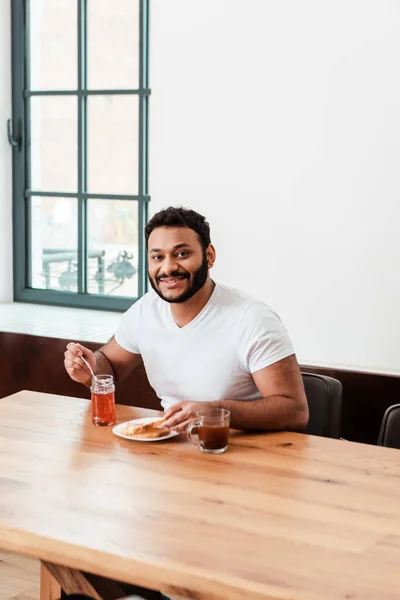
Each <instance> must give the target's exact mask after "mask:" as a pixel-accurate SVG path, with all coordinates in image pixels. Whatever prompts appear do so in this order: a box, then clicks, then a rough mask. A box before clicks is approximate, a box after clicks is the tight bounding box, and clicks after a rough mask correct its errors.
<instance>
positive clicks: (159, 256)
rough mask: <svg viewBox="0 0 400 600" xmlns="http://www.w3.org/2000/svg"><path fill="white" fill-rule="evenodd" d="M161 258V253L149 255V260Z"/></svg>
mask: <svg viewBox="0 0 400 600" xmlns="http://www.w3.org/2000/svg"><path fill="white" fill-rule="evenodd" d="M161 258H162V256H161V254H154V255H153V256H152V257H151V260H160V259H161Z"/></svg>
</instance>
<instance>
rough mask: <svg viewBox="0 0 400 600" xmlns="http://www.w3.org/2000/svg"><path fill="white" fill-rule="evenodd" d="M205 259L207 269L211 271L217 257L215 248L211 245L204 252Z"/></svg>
mask: <svg viewBox="0 0 400 600" xmlns="http://www.w3.org/2000/svg"><path fill="white" fill-rule="evenodd" d="M206 257H207V264H208V268H209V269H212V268H213V266H214V263H215V259H216V257H217V253H216V251H215V248H214V246H213V245H212V244H209V246H208V248H207V250H206Z"/></svg>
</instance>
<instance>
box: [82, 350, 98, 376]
mask: <svg viewBox="0 0 400 600" xmlns="http://www.w3.org/2000/svg"><path fill="white" fill-rule="evenodd" d="M81 359H82V360H83V362H84V363H85V365H86V366H87V368H88V369H89V371H90V374H91V376H92V379H94V381H97V377H96V375H95V374H94V373H93V369H92V367H91V366H90V365H89V363H88V361H87V360H86V359H85V358H83V356H81Z"/></svg>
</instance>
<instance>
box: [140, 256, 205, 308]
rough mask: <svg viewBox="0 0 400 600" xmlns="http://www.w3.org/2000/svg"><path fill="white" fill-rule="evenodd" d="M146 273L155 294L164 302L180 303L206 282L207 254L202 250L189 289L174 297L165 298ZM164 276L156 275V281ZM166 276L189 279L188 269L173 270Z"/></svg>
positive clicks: (195, 292) (190, 296)
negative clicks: (201, 260)
mask: <svg viewBox="0 0 400 600" xmlns="http://www.w3.org/2000/svg"><path fill="white" fill-rule="evenodd" d="M147 274H148V277H149V281H150V285H151V287H152V288H153V290H154V291H155V292H156V294H158V295H159V296H160V298H162V299H163V300H165V302H170V303H179V304H180V303H182V302H186V301H187V300H190V298H192V297H193V296H194V295H195V294H197V292H198V291H199V290H201V288H202V287H203V286H204V284H205V283H206V281H207V277H208V261H207V256H206V253H205V252H203V262H202V263H201V265H200V267H199V268H198V269H197V271H195V272H194V275H193V279H192V285H191V286H190V287H189V289H187V290H186V292H183V293H182V294H181V295H180V296H176V297H175V298H166V297H165V296H164V295H163V294H162V293H161V291H160V290H159V288H158V287H157V286H156V284H155V283H154V281H153V279H152V278H151V277H150V273H149V272H147ZM165 277H167V276H166V275H161V276H159V277H156V281H157V282H159V281H160V280H161V279H164V278H165ZM168 277H185V278H186V279H190V273H189V272H188V271H182V272H181V271H173V272H172V273H170V274H169V275H168Z"/></svg>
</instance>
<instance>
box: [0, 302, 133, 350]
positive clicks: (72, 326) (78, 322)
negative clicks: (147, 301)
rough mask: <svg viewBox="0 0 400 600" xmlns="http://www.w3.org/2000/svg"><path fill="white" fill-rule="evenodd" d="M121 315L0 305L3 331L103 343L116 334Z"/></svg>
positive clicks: (0, 323)
mask: <svg viewBox="0 0 400 600" xmlns="http://www.w3.org/2000/svg"><path fill="white" fill-rule="evenodd" d="M120 320H121V314H120V313H115V312H108V311H100V310H86V309H82V308H65V307H60V306H42V305H39V304H25V303H19V302H12V303H9V304H0V331H3V332H5V333H25V334H28V335H39V336H44V337H51V338H58V339H67V340H71V341H74V340H79V341H80V342H94V343H100V344H103V343H105V342H107V341H108V340H109V339H110V338H111V337H112V336H113V335H114V333H115V330H116V329H117V327H118V324H119V322H120Z"/></svg>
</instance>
